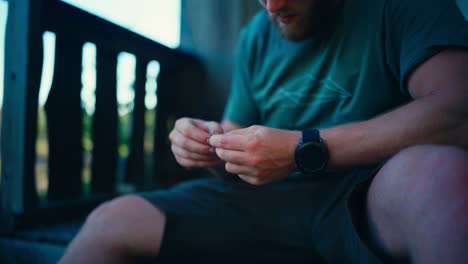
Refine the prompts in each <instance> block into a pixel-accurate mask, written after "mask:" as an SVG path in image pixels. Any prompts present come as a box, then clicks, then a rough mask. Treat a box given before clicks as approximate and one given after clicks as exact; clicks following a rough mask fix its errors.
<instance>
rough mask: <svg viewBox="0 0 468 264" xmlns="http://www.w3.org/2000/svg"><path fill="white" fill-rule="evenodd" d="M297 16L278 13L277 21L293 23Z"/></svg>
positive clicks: (286, 23)
mask: <svg viewBox="0 0 468 264" xmlns="http://www.w3.org/2000/svg"><path fill="white" fill-rule="evenodd" d="M298 17H299V16H297V15H279V16H277V18H278V21H279V22H281V24H285V25H288V24H291V23H293V22H294V21H295V20H296V19H297V18H298Z"/></svg>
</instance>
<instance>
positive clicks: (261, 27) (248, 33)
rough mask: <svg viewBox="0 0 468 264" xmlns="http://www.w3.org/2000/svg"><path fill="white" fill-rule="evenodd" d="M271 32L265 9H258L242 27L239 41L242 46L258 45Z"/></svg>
mask: <svg viewBox="0 0 468 264" xmlns="http://www.w3.org/2000/svg"><path fill="white" fill-rule="evenodd" d="M270 32H271V23H270V21H269V19H268V15H267V14H266V12H265V11H263V10H261V11H259V12H258V13H257V14H256V15H255V16H254V17H253V18H252V19H251V20H250V21H249V23H248V24H247V25H246V26H245V27H244V28H243V29H242V31H241V33H240V37H239V43H240V45H241V46H243V48H246V47H253V46H258V45H259V44H261V42H263V41H264V40H265V39H267V38H268V37H269V35H270Z"/></svg>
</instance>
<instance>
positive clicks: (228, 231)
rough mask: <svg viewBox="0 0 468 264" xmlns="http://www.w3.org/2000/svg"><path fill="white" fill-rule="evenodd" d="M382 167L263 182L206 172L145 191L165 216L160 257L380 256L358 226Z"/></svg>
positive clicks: (302, 259)
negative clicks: (255, 183) (370, 184)
mask: <svg viewBox="0 0 468 264" xmlns="http://www.w3.org/2000/svg"><path fill="white" fill-rule="evenodd" d="M376 171H377V169H376V167H369V168H359V169H355V170H353V171H350V172H347V173H339V174H338V173H336V174H327V175H325V176H324V177H321V179H319V180H317V179H313V178H312V177H307V176H304V175H299V174H297V175H292V176H290V177H288V178H287V179H286V180H284V181H281V182H276V183H271V184H267V185H264V186H253V185H250V184H248V183H245V182H244V181H242V180H240V179H239V178H237V177H235V176H233V177H232V178H219V177H216V178H204V179H198V180H193V181H188V182H184V183H181V184H179V185H177V186H175V187H173V188H171V189H169V190H164V191H157V192H152V193H144V194H141V195H142V196H143V197H144V198H146V199H147V200H149V201H150V202H151V203H152V204H154V205H155V206H156V207H158V208H160V209H162V210H163V211H164V212H165V213H166V217H167V224H166V229H165V233H164V236H163V244H162V248H161V252H160V257H158V259H157V261H156V263H182V261H184V262H187V261H190V262H188V263H244V264H245V263H360V264H362V263H381V262H380V261H379V260H378V258H377V257H376V256H375V254H373V253H372V251H371V250H369V249H368V247H367V246H366V244H365V243H364V242H363V241H362V239H361V236H360V235H359V232H358V230H359V227H360V226H362V225H363V224H364V223H363V221H364V220H365V219H364V217H360V216H362V213H363V212H362V211H363V210H364V207H363V205H364V204H365V203H364V201H365V193H366V191H367V187H363V186H368V184H367V183H368V182H370V179H372V177H373V176H374V175H375V173H376ZM356 201H357V202H356ZM153 263H154V262H153Z"/></svg>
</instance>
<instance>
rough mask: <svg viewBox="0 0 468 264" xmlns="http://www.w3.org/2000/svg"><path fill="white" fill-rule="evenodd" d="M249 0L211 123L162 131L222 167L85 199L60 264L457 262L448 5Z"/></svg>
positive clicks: (184, 157) (460, 173) (462, 256)
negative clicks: (85, 211) (149, 260)
mask: <svg viewBox="0 0 468 264" xmlns="http://www.w3.org/2000/svg"><path fill="white" fill-rule="evenodd" d="M260 2H261V3H262V4H263V6H264V7H265V9H266V12H262V13H261V14H259V15H257V16H256V17H255V18H253V20H252V21H251V23H250V24H249V25H248V26H247V27H246V29H245V30H244V31H243V32H242V34H241V38H240V41H239V46H238V49H237V52H236V63H235V66H234V76H233V86H232V93H231V96H230V99H229V102H228V105H227V108H226V111H225V119H224V121H223V122H222V124H218V123H216V122H207V121H203V120H196V119H190V118H183V119H181V120H178V121H177V122H176V125H175V128H174V130H173V131H172V132H171V135H170V139H171V142H172V151H173V153H174V155H175V157H176V159H177V161H178V162H179V163H180V164H181V165H182V166H184V167H187V168H193V167H214V166H217V165H220V164H221V165H224V167H225V169H226V171H227V172H229V173H230V174H229V175H224V176H222V177H215V178H208V179H202V180H197V181H194V182H188V183H184V184H181V185H179V186H177V187H175V188H173V189H171V190H168V191H164V192H158V193H154V194H148V195H146V196H144V197H145V198H141V197H138V196H126V197H122V198H119V199H116V200H113V201H111V202H109V203H107V204H104V205H102V206H100V207H99V208H98V209H96V210H95V211H94V212H93V213H92V214H91V215H90V216H89V218H88V219H87V222H86V224H85V225H84V227H83V229H82V230H81V232H80V234H79V235H78V236H77V237H76V239H75V240H74V241H73V242H72V244H71V245H70V247H69V249H68V251H67V252H66V254H65V256H64V258H63V259H62V261H63V263H74V262H75V263H89V262H95V263H120V262H122V263H123V262H125V261H131V260H132V259H134V258H135V257H137V256H148V257H156V256H159V258H158V260H159V261H161V262H162V261H164V260H168V262H169V263H170V262H172V263H176V262H177V261H178V260H192V261H198V260H205V261H213V262H217V263H226V262H233V263H237V262H240V261H244V262H251V263H262V262H263V263H267V262H268V263H286V262H287V263H306V262H307V263H314V262H320V261H326V262H330V263H380V262H382V261H389V262H398V261H402V262H406V261H410V262H412V263H468V251H467V250H466V247H467V245H468V154H467V152H466V151H465V150H464V148H466V147H468V103H467V102H468V74H467V73H468V71H467V69H468V52H467V50H466V48H467V47H468V24H467V22H466V20H465V19H464V18H463V16H462V13H461V12H460V10H459V9H458V8H457V6H456V4H455V1H452V0H431V1H422V0H413V1H407V0H393V1H390V0H353V1H329V0H262V1H260ZM269 21H270V22H269ZM218 167H219V166H218Z"/></svg>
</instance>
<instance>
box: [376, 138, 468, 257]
mask: <svg viewBox="0 0 468 264" xmlns="http://www.w3.org/2000/svg"><path fill="white" fill-rule="evenodd" d="M367 199H368V200H367V208H368V213H369V218H370V219H369V221H370V223H371V226H372V228H373V229H374V230H373V232H374V234H375V235H376V236H377V237H378V239H377V240H380V244H381V246H382V247H383V248H385V249H386V250H387V251H389V252H393V253H395V254H396V255H398V254H399V255H405V254H408V252H405V251H406V250H407V249H409V248H410V245H408V243H406V242H405V241H408V240H411V239H412V238H405V236H407V235H408V234H412V231H414V230H416V229H417V228H429V229H430V226H431V225H432V228H433V229H435V228H436V226H437V225H438V224H440V223H444V224H448V223H446V221H448V219H443V218H442V217H444V215H443V214H451V215H452V216H451V217H454V216H455V215H457V216H456V217H458V218H459V222H460V223H463V222H465V223H466V221H467V220H468V219H466V218H467V214H459V213H458V212H462V211H463V210H465V209H463V208H458V209H457V208H455V207H456V206H458V207H463V206H465V207H466V201H467V200H468V154H467V152H466V151H464V150H463V149H460V148H456V147H451V146H437V145H424V146H415V147H411V148H408V149H405V150H403V151H401V152H400V153H398V154H397V155H395V156H394V157H393V158H392V159H390V160H389V161H388V162H387V163H386V164H385V166H384V167H383V168H382V169H381V170H380V172H379V173H378V174H377V175H376V177H375V178H374V180H373V181H372V183H371V186H370V188H369V193H368V198H367ZM464 204H465V205H464ZM449 207H450V208H451V210H452V211H449V210H447V208H449ZM431 215H433V216H434V217H433V218H431V217H430V216H431ZM422 216H424V219H421V217H422ZM447 217H448V216H447ZM463 218H464V219H463ZM450 221H455V220H454V219H452V220H450ZM465 226H466V224H465ZM377 233H378V235H377ZM412 240H413V241H414V240H415V239H414V238H413V239H412Z"/></svg>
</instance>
